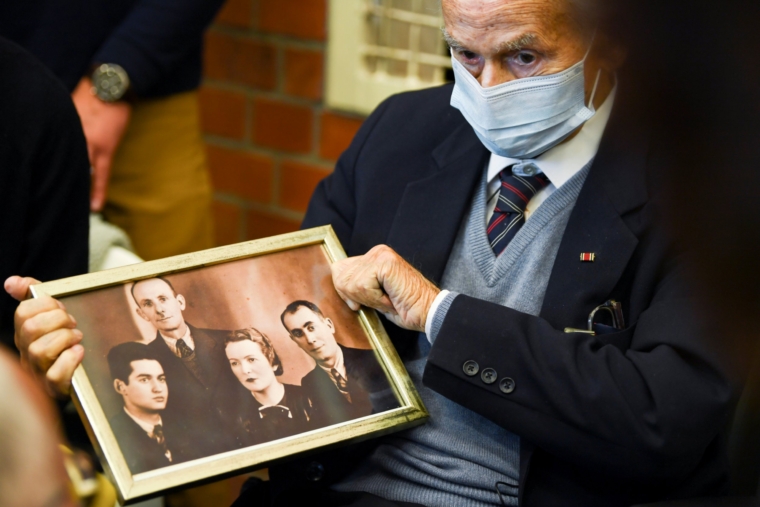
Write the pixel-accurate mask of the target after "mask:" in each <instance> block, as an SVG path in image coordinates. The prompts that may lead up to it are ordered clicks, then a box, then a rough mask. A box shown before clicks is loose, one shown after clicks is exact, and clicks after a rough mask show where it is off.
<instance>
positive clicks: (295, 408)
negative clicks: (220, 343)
mask: <svg viewBox="0 0 760 507" xmlns="http://www.w3.org/2000/svg"><path fill="white" fill-rule="evenodd" d="M224 350H225V353H226V355H227V359H228V360H229V364H230V368H231V370H232V373H233V374H234V375H235V377H236V378H237V380H238V382H239V384H238V385H236V386H235V388H234V389H232V390H231V393H232V396H230V397H229V398H228V399H229V401H230V406H229V407H228V409H227V410H226V411H225V412H227V414H225V418H226V419H227V420H230V422H232V423H233V424H234V425H235V432H236V433H237V436H238V438H239V440H240V444H241V446H243V447H246V446H249V445H255V444H258V443H262V442H268V441H270V440H276V439H278V438H283V437H287V436H290V435H295V434H297V433H302V432H304V431H308V430H311V429H313V424H312V402H311V399H310V398H309V397H308V396H306V395H305V393H304V391H303V389H302V388H301V387H300V386H295V385H291V384H283V383H282V382H280V381H279V379H278V378H277V377H278V376H279V375H281V374H282V364H281V362H280V358H279V357H277V353H276V352H275V350H274V347H273V346H272V343H271V342H270V341H269V338H267V337H266V335H265V334H264V333H262V332H260V331H259V330H257V329H254V328H252V327H251V328H246V329H238V330H235V331H232V332H231V333H230V334H229V335H228V336H227V337H226V339H225V342H224ZM240 386H242V387H243V388H244V389H241V388H240Z"/></svg>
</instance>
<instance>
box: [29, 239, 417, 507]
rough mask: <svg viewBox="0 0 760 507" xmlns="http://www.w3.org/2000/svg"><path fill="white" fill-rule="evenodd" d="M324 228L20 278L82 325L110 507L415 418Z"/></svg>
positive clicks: (88, 418) (383, 341)
mask: <svg viewBox="0 0 760 507" xmlns="http://www.w3.org/2000/svg"><path fill="white" fill-rule="evenodd" d="M343 258H345V252H344V251H343V248H342V247H341V245H340V243H339V241H338V239H337V237H336V236H335V234H334V232H333V230H332V228H331V227H329V226H326V227H319V228H315V229H309V230H305V231H299V232H294V233H291V234H284V235H281V236H275V237H271V238H266V239H262V240H256V241H250V242H246V243H240V244H236V245H231V246H227V247H221V248H215V249H211V250H205V251H202V252H197V253H193V254H187V255H181V256H177V257H171V258H166V259H161V260H156V261H150V262H145V263H141V264H135V265H131V266H125V267H122V268H117V269H111V270H107V271H101V272H97V273H91V274H88V275H82V276H77V277H72V278H66V279H62V280H56V281H52V282H47V283H43V284H39V285H35V286H33V287H32V293H33V295H34V296H35V297H39V296H41V295H43V294H45V295H50V296H53V297H56V298H58V299H60V300H61V301H62V302H63V303H64V305H65V306H66V309H67V311H68V312H69V313H70V314H71V315H73V316H74V318H75V319H76V321H77V324H78V327H79V329H80V330H81V331H82V332H83V334H84V339H83V340H82V345H83V346H84V348H85V354H84V360H83V361H82V364H81V366H80V367H79V368H78V369H77V370H76V372H75V374H74V379H73V393H72V395H73V399H74V402H75V404H76V406H77V409H78V410H79V413H80V415H81V417H82V419H83V421H84V422H85V426H86V427H87V428H88V431H89V434H90V438H91V440H92V442H93V445H94V446H95V448H96V450H97V452H98V453H99V455H100V458H101V461H102V464H103V467H104V468H105V470H106V473H107V474H108V475H109V477H110V479H111V480H112V481H113V483H114V485H115V486H116V489H117V493H118V496H119V501H120V502H121V503H122V504H129V503H133V502H136V501H139V500H142V499H146V498H149V497H151V496H157V495H160V494H162V493H163V492H166V491H169V490H172V489H177V488H181V487H183V486H186V485H189V484H194V483H200V482H204V481H209V480H211V479H213V478H221V477H225V476H230V475H235V474H240V473H243V472H247V471H252V470H255V469H258V468H263V467H265V466H267V465H270V464H273V463H276V462H278V461H282V460H285V459H288V457H291V456H295V455H299V454H301V453H304V452H307V451H311V450H315V449H318V448H321V447H325V446H334V445H340V444H346V443H350V442H353V441H358V440H362V439H366V438H371V437H376V436H380V435H382V434H385V433H388V432H391V431H397V430H400V429H403V428H408V427H410V426H413V425H417V424H421V423H422V422H424V421H425V419H426V418H427V412H426V410H425V407H424V406H423V404H422V402H421V400H420V398H419V396H418V394H417V392H416V391H415V390H414V387H413V385H412V383H411V381H410V379H409V377H408V375H407V373H406V370H405V369H404V367H403V364H402V363H401V360H400V359H399V357H398V355H397V354H396V351H395V349H394V348H393V346H392V344H391V342H390V340H389V339H388V336H387V335H386V333H385V331H384V329H383V327H382V325H381V323H380V321H379V319H378V317H377V315H376V314H375V312H374V311H372V310H368V309H362V310H360V311H359V312H353V311H351V310H350V309H349V308H348V306H346V304H345V303H344V302H343V301H342V300H341V299H340V297H339V296H338V294H337V293H336V292H335V289H334V287H333V284H332V276H331V269H330V264H331V263H333V262H336V261H338V260H340V259H343Z"/></svg>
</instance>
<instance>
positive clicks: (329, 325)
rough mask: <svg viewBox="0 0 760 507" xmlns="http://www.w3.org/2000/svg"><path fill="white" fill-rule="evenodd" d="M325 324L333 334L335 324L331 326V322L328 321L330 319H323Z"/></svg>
mask: <svg viewBox="0 0 760 507" xmlns="http://www.w3.org/2000/svg"><path fill="white" fill-rule="evenodd" d="M325 323H326V324H327V327H329V328H330V331H332V333H333V334H335V324H333V321H332V320H330V317H325Z"/></svg>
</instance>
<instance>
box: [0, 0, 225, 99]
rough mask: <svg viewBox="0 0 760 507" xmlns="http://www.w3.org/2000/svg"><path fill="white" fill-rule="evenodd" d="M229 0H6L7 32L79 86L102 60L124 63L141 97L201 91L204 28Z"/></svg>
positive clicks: (1, 29) (0, 17) (0, 15)
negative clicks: (199, 87) (92, 67)
mask: <svg viewBox="0 0 760 507" xmlns="http://www.w3.org/2000/svg"><path fill="white" fill-rule="evenodd" d="M222 3H223V0H117V1H114V0H3V1H2V2H0V35H2V36H4V37H7V38H9V39H11V40H14V41H16V42H17V43H19V44H20V45H22V46H23V47H25V48H26V49H27V50H29V51H30V52H31V53H32V54H34V55H35V56H36V57H37V58H38V59H40V60H41V61H42V62H43V63H44V64H45V65H47V66H48V68H50V69H51V70H52V71H53V73H54V74H56V75H57V76H58V77H59V78H60V79H61V80H62V81H63V82H64V84H65V85H66V87H67V88H68V89H69V90H70V91H71V90H73V89H74V87H75V86H76V84H77V83H78V82H79V80H80V79H81V78H82V76H84V75H85V74H87V73H88V71H89V69H90V67H91V66H92V64H94V63H116V64H119V65H121V66H122V67H124V69H125V70H126V71H127V73H128V74H129V77H130V80H131V81H132V86H133V89H134V91H135V93H136V94H137V96H138V97H144V98H149V97H162V96H166V95H171V94H174V93H179V92H183V91H188V90H193V89H195V88H197V87H198V85H199V83H200V78H201V48H202V36H203V30H204V29H205V28H206V27H207V26H208V25H209V23H211V20H212V19H213V17H214V15H215V14H216V12H217V11H218V10H219V8H220V6H221V5H222Z"/></svg>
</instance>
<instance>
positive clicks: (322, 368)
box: [280, 300, 398, 425]
mask: <svg viewBox="0 0 760 507" xmlns="http://www.w3.org/2000/svg"><path fill="white" fill-rule="evenodd" d="M280 320H281V321H282V325H283V326H285V329H287V331H288V334H289V335H290V338H291V339H292V340H293V341H294V342H295V343H296V344H297V345H298V346H299V347H300V348H301V349H302V350H303V351H304V352H306V353H307V354H309V356H311V357H312V359H314V361H316V363H317V364H316V366H315V367H314V369H313V370H311V371H310V372H309V373H307V374H306V375H305V376H304V378H303V379H302V380H301V386H303V387H304V389H306V390H307V391H308V393H309V397H310V398H311V399H312V400H313V402H314V414H315V420H316V421H317V424H320V425H329V424H337V423H339V422H343V421H349V420H351V419H356V418H357V417H363V416H366V415H369V414H371V413H372V412H373V408H374V411H375V412H379V411H383V410H388V409H390V408H393V407H396V406H398V404H397V402H396V399H395V397H394V395H393V391H392V390H391V387H390V386H389V385H388V382H387V380H386V379H385V374H384V373H383V371H382V368H381V367H380V364H379V363H378V362H377V359H376V358H375V354H374V352H373V351H372V350H370V349H355V348H350V347H345V346H343V345H341V344H339V343H338V342H337V341H336V340H335V324H334V323H333V321H332V319H330V318H329V317H325V315H324V314H323V313H322V311H321V310H320V309H319V307H318V306H317V305H315V304H314V303H312V302H311V301H303V300H299V301H294V302H292V303H290V304H289V305H288V306H287V307H286V308H285V310H284V311H283V312H282V315H281V316H280Z"/></svg>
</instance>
